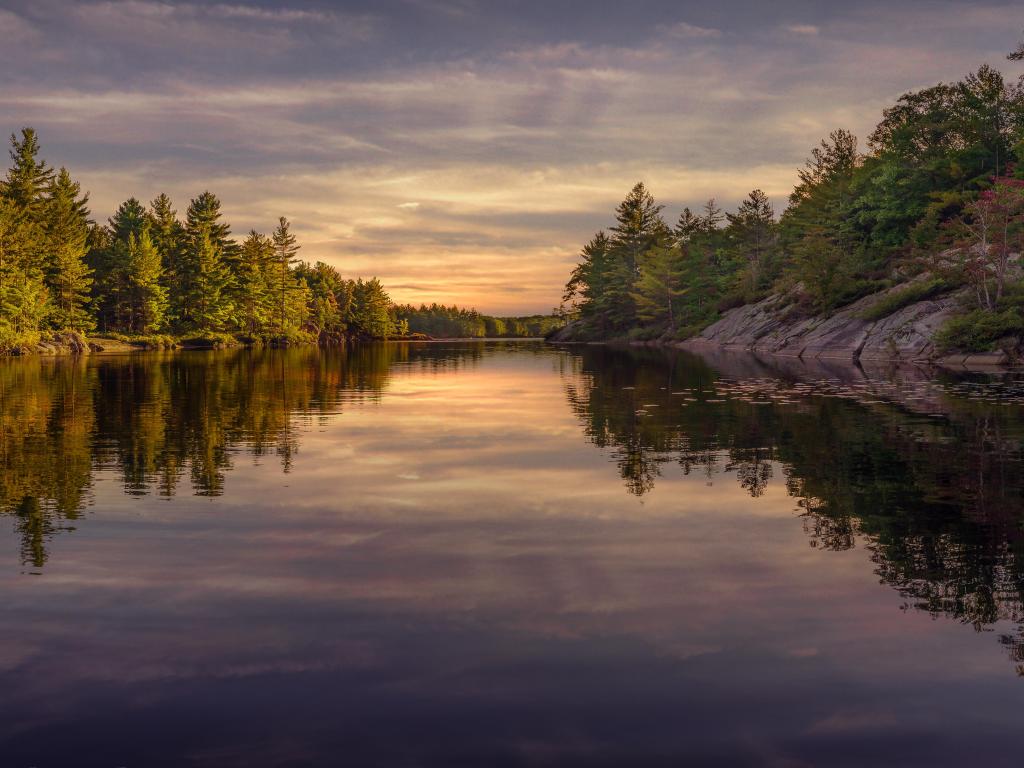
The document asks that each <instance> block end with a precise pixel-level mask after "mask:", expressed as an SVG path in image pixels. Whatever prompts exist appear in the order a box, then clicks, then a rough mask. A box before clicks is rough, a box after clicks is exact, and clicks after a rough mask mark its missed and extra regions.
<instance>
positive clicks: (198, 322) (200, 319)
mask: <svg viewBox="0 0 1024 768" xmlns="http://www.w3.org/2000/svg"><path fill="white" fill-rule="evenodd" d="M187 260H188V264H189V267H190V269H191V270H192V272H191V280H190V282H189V291H188V294H187V298H186V302H185V305H186V307H187V308H188V310H187V316H186V318H185V320H184V324H185V327H186V328H188V329H189V330H192V331H197V332H199V333H207V332H220V331H224V330H225V329H226V328H227V327H228V326H229V324H230V320H231V316H232V312H233V309H234V307H233V306H232V304H231V301H230V299H229V295H228V293H229V290H230V287H231V282H232V281H231V273H230V272H229V271H228V268H227V266H226V265H225V264H224V259H223V257H222V254H221V252H220V249H219V248H218V247H217V246H216V245H215V244H214V242H213V241H212V240H211V239H210V236H209V234H208V233H207V232H206V231H205V229H200V231H199V232H198V234H197V236H195V237H193V238H192V239H191V241H190V242H189V245H188V259H187Z"/></svg>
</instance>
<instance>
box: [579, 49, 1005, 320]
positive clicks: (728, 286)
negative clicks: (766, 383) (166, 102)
mask: <svg viewBox="0 0 1024 768" xmlns="http://www.w3.org/2000/svg"><path fill="white" fill-rule="evenodd" d="M868 150H869V151H868V152H867V154H861V153H860V151H859V150H858V142H857V139H856V137H855V136H853V135H852V134H851V133H849V132H848V131H844V130H837V131H833V132H832V133H831V134H830V135H829V136H828V138H827V139H825V140H823V141H822V142H821V143H820V145H819V146H817V147H815V148H814V149H812V151H811V154H810V157H809V159H808V160H807V162H806V164H805V166H804V168H802V169H800V170H799V171H798V176H799V180H798V183H797V185H796V187H795V189H794V190H793V192H792V194H791V195H790V197H789V205H788V207H787V208H786V210H785V211H784V212H783V214H782V216H781V218H780V219H779V221H778V222H777V223H776V221H775V217H774V214H773V210H772V206H771V203H770V201H769V199H768V198H767V196H766V195H765V194H764V193H763V192H761V191H760V190H755V191H754V192H752V193H750V195H749V196H748V197H747V198H746V199H745V200H743V201H742V202H741V203H740V204H739V206H738V208H737V210H736V211H735V212H730V213H726V214H724V215H723V212H722V210H721V208H720V207H719V206H718V205H717V203H716V202H715V200H714V199H712V200H709V201H708V203H707V204H706V205H705V206H704V208H703V213H702V215H697V214H695V213H694V212H693V210H692V209H691V208H684V209H683V212H682V213H681V214H680V216H679V218H678V223H677V224H676V227H675V228H674V229H673V230H672V232H671V233H670V237H671V240H668V241H666V237H665V234H664V233H665V229H664V225H663V224H661V223H659V222H660V210H661V207H660V206H658V205H657V204H656V203H655V202H654V200H653V198H651V196H650V193H649V192H648V191H647V190H646V189H645V188H644V187H643V185H642V184H640V185H637V187H635V188H634V190H633V191H632V192H631V193H630V195H629V196H627V198H626V200H625V201H623V203H622V204H620V205H619V207H618V208H617V209H616V225H615V226H614V227H612V229H611V232H612V237H607V236H605V235H604V234H599V235H598V236H596V237H595V238H594V239H592V240H591V241H590V243H588V244H587V245H586V246H585V247H584V249H583V251H582V253H581V255H580V261H579V264H578V265H577V267H576V268H575V269H574V270H573V272H572V274H571V276H570V278H569V282H568V283H567V285H566V291H565V301H566V302H568V303H569V305H570V310H571V314H572V315H575V316H577V317H578V318H579V321H580V335H581V336H582V337H583V338H591V339H595V338H596V339H603V338H613V337H625V336H627V335H628V334H630V331H631V330H632V329H634V328H643V329H644V331H643V334H642V335H645V336H646V335H649V333H650V330H651V329H652V328H654V329H660V330H664V331H667V332H669V335H671V336H680V335H687V334H692V333H693V332H695V330H697V329H700V328H702V327H704V326H705V325H707V324H708V323H710V322H713V321H714V320H715V319H716V318H717V317H718V315H719V314H720V313H721V312H725V311H728V310H729V309H731V308H734V307H736V306H739V305H741V304H745V303H749V302H751V301H754V300H758V299H761V298H763V297H765V296H767V295H769V294H770V293H771V292H779V293H787V294H799V296H798V297H797V298H798V300H797V301H795V302H794V303H793V306H792V311H794V312H800V313H801V314H805V315H812V314H822V313H829V312H831V311H833V310H835V309H837V308H838V307H841V306H844V305H847V304H849V303H850V302H853V301H856V300H857V299H859V298H861V297H863V296H865V295H868V294H870V293H873V292H875V291H878V290H881V289H883V288H885V287H887V286H889V285H891V284H892V282H893V280H894V277H895V276H896V275H899V274H905V273H906V267H907V262H908V259H909V257H910V256H911V253H912V252H915V253H916V254H918V255H919V254H921V253H926V254H928V255H929V256H930V257H938V256H939V255H940V254H941V253H942V252H944V251H945V250H946V249H948V247H949V242H948V237H947V233H948V230H949V227H950V224H951V223H952V222H957V221H961V220H962V221H966V222H967V223H968V224H969V225H971V226H974V225H975V224H976V223H977V221H978V220H979V219H980V218H981V217H982V216H988V217H989V219H990V220H991V221H993V222H997V220H998V216H997V215H995V214H997V213H999V211H1002V212H1003V213H1005V215H1004V216H1003V219H1005V221H1006V222H1007V223H1008V226H1006V227H1003V228H1002V231H1003V232H1004V236H1003V238H1002V239H1003V241H1005V242H1002V243H1000V242H996V240H997V239H996V238H995V237H993V236H990V237H988V239H984V238H980V237H977V236H976V237H975V239H976V242H975V243H974V245H975V246H977V247H978V252H980V251H984V253H985V254H987V255H984V256H983V257H982V258H973V259H964V261H965V264H963V265H961V266H963V267H964V269H961V273H963V274H961V275H959V276H956V275H952V274H948V275H947V274H945V271H944V270H943V269H940V266H941V265H940V264H938V263H937V262H939V261H941V259H940V258H933V259H932V263H930V264H929V265H928V266H927V269H928V271H930V272H932V274H934V275H936V279H944V280H946V281H948V282H950V283H951V284H958V283H961V282H966V283H967V284H969V285H972V286H975V287H976V288H977V291H978V294H979V296H980V297H981V298H980V299H979V304H982V305H984V306H986V307H987V308H989V309H991V310H998V309H999V308H1000V298H999V296H1000V291H1001V286H1002V285H1003V284H1004V282H1005V280H1006V279H1007V276H1008V275H1009V270H1008V268H1007V264H1008V263H1009V259H1008V257H1007V254H1008V253H1010V250H1011V249H1010V248H1009V245H1008V243H1009V241H1010V240H1013V241H1014V243H1015V246H1014V249H1015V250H1020V248H1019V246H1020V242H1018V241H1021V240H1022V238H1024V234H1022V233H1024V224H1021V222H1024V216H1020V217H1018V213H1019V210H1024V207H1020V206H1016V207H1015V204H1014V203H1013V200H1011V198H1013V196H1014V194H1016V192H1015V191H1014V190H1013V189H1012V188H1013V186H1014V183H1018V184H1024V182H1022V180H1021V179H1022V178H1024V172H1021V171H1017V174H1018V177H1019V178H1017V179H1010V178H1009V169H1011V168H1013V166H1014V164H1015V163H1017V161H1019V160H1021V159H1024V156H1022V153H1024V84H1021V83H1017V84H1007V83H1006V82H1005V81H1004V79H1003V77H1002V75H1000V74H999V73H998V72H997V71H995V70H994V69H992V68H991V67H988V66H983V67H981V68H980V69H978V71H977V72H974V73H971V74H969V75H967V76H966V77H965V78H964V79H963V80H962V81H960V82H957V83H948V84H947V83H940V84H938V85H936V86H933V87H931V88H925V89H923V90H921V91H917V92H913V93H908V94H905V95H904V96H902V97H901V98H900V99H899V101H898V102H897V103H896V104H895V105H894V106H893V107H891V108H890V109H887V110H886V111H885V113H884V114H883V116H882V121H881V122H880V124H879V125H878V127H877V128H876V129H875V130H874V131H873V132H872V133H871V136H870V138H869V141H868ZM990 188H992V189H991V190H990ZM1021 199H1022V200H1024V191H1022V192H1021ZM1018 218H1019V221H1018ZM723 223H724V226H723ZM1018 224H1021V226H1020V227H1018V226H1017V225H1018ZM990 229H991V230H992V231H993V232H994V231H995V230H996V229H999V227H997V226H993V227H991V228H990ZM1018 230H1021V232H1018ZM975 235H977V233H975ZM993 246H994V247H993ZM962 252H963V253H972V252H974V251H971V250H970V249H963V250H962ZM919 290H922V289H921V288H918V287H914V288H912V289H908V291H910V292H909V293H907V294H906V295H902V296H899V297H893V298H891V299H888V300H887V301H891V302H893V304H892V305H886V304H879V305H878V306H877V308H875V309H873V310H872V312H879V313H880V312H886V311H889V309H888V307H889V306H892V307H896V306H897V305H898V304H899V302H901V301H906V302H909V301H912V300H914V295H915V293H914V292H915V291H919ZM934 290H939V289H938V288H937V287H935V288H934Z"/></svg>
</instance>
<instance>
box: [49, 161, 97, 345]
mask: <svg viewBox="0 0 1024 768" xmlns="http://www.w3.org/2000/svg"><path fill="white" fill-rule="evenodd" d="M80 192H81V186H80V185H79V184H78V183H77V182H74V181H72V180H71V176H70V174H68V172H67V169H65V168H61V169H60V172H59V173H58V174H57V176H56V177H55V179H54V181H53V183H52V184H51V186H50V190H49V194H48V196H47V200H46V209H45V215H44V231H45V235H46V248H47V255H48V257H49V258H48V263H47V266H46V283H47V287H48V288H49V290H50V295H51V314H50V323H51V324H52V325H53V326H54V327H55V328H61V329H69V330H76V331H83V332H86V331H90V330H92V329H93V328H94V327H95V320H94V319H93V315H92V313H91V312H90V311H89V308H88V304H89V290H90V288H91V286H92V270H91V269H90V268H89V266H88V264H87V263H86V256H87V254H88V251H89V245H88V240H89V210H88V208H87V207H86V205H87V203H88V199H89V197H88V195H81V194H80Z"/></svg>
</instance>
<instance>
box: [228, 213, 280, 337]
mask: <svg viewBox="0 0 1024 768" xmlns="http://www.w3.org/2000/svg"><path fill="white" fill-rule="evenodd" d="M273 259H274V243H273V241H272V240H271V239H270V238H268V237H266V236H265V235H261V234H260V233H259V232H257V231H255V230H252V231H250V232H249V235H248V236H247V237H246V238H245V240H244V241H242V246H241V248H240V249H239V258H238V275H237V292H236V295H237V306H236V310H237V313H238V325H239V327H240V328H241V329H242V332H243V333H244V334H245V335H246V336H248V337H250V338H256V337H258V336H261V335H262V334H263V333H264V331H265V330H266V329H267V328H269V327H270V324H271V322H272V319H273V317H274V297H273V296H272V295H271V291H270V270H271V268H272V263H273Z"/></svg>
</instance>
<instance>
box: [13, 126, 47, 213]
mask: <svg viewBox="0 0 1024 768" xmlns="http://www.w3.org/2000/svg"><path fill="white" fill-rule="evenodd" d="M10 155H11V160H12V165H11V168H10V169H9V170H8V171H7V177H6V178H5V179H4V181H3V184H2V186H0V191H2V192H3V196H4V197H6V198H7V199H8V200H10V201H11V203H13V205H14V206H15V208H16V209H17V210H19V211H21V212H22V213H23V214H25V215H27V216H28V217H29V218H30V219H31V220H32V221H35V222H39V221H41V219H42V217H43V213H44V211H43V209H44V207H45V205H46V194H47V192H48V190H49V189H50V187H51V185H52V184H53V178H54V174H53V169H52V168H50V167H49V166H48V165H47V164H46V162H45V161H43V160H40V159H39V158H38V155H39V139H38V137H37V136H36V132H35V130H34V129H32V128H22V130H21V140H19V139H18V137H17V136H16V135H15V134H13V133H12V134H11V150H10Z"/></svg>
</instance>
